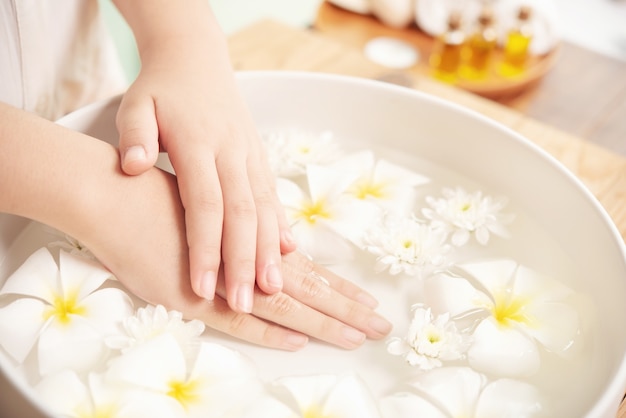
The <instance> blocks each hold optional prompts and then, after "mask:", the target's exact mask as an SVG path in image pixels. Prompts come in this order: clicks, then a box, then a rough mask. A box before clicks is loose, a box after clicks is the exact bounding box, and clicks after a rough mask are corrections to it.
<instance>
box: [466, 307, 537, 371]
mask: <svg viewBox="0 0 626 418" xmlns="http://www.w3.org/2000/svg"><path fill="white" fill-rule="evenodd" d="M467 357H468V360H469V363H470V365H471V366H472V367H473V368H475V369H476V370H478V371H480V372H483V373H488V374H493V375H496V376H508V377H525V376H532V375H533V374H535V373H537V371H538V370H539V366H540V363H541V359H540V357H539V352H538V350H537V346H536V344H535V343H534V341H533V340H532V339H530V338H529V337H528V336H527V335H525V334H524V333H522V332H520V331H519V330H517V329H514V328H511V327H502V326H499V325H498V324H497V323H496V321H495V319H493V318H492V317H490V318H487V319H485V320H484V321H482V322H481V323H480V324H479V325H478V327H476V331H474V344H472V346H471V347H470V349H469V351H468V353H467Z"/></svg>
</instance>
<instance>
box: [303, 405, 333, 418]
mask: <svg viewBox="0 0 626 418" xmlns="http://www.w3.org/2000/svg"><path fill="white" fill-rule="evenodd" d="M302 417H303V418H333V416H332V415H326V414H324V413H323V412H322V410H321V408H320V407H319V406H317V405H313V406H311V407H309V408H307V410H306V411H304V414H303V415H302Z"/></svg>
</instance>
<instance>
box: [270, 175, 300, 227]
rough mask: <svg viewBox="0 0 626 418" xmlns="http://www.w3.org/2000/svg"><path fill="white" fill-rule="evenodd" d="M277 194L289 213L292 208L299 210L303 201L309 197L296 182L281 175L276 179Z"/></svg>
mask: <svg viewBox="0 0 626 418" xmlns="http://www.w3.org/2000/svg"><path fill="white" fill-rule="evenodd" d="M276 194H277V195H278V197H279V198H280V203H282V205H283V206H284V207H285V210H286V211H287V214H288V215H289V211H290V210H293V209H295V210H298V208H299V207H300V206H301V205H302V202H304V201H306V200H307V199H308V198H307V197H306V195H305V194H304V192H303V191H302V189H301V188H300V187H299V186H298V185H297V184H296V183H294V182H293V181H291V180H287V179H284V178H280V177H279V178H277V179H276ZM291 220H292V221H293V219H291Z"/></svg>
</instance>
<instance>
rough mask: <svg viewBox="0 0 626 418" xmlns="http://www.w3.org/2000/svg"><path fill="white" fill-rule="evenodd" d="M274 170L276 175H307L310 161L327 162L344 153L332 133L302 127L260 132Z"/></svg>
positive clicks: (319, 163)
mask: <svg viewBox="0 0 626 418" xmlns="http://www.w3.org/2000/svg"><path fill="white" fill-rule="evenodd" d="M261 139H262V140H263V142H264V144H265V148H266V150H267V157H268V160H269V163H270V167H271V168H272V171H273V172H274V174H276V175H277V176H281V177H293V176H296V175H300V174H304V173H305V172H306V167H307V166H308V165H309V164H317V165H326V164H329V163H332V162H333V161H335V160H336V159H337V158H338V157H339V155H340V154H341V150H340V147H339V143H338V142H337V140H336V139H335V136H334V134H333V133H332V132H330V131H326V132H322V133H320V134H315V133H312V132H307V131H300V130H285V131H272V132H261Z"/></svg>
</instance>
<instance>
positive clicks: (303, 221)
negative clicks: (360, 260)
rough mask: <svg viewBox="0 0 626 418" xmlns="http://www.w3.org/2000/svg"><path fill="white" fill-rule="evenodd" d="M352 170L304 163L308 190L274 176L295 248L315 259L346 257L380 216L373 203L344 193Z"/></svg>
mask: <svg viewBox="0 0 626 418" xmlns="http://www.w3.org/2000/svg"><path fill="white" fill-rule="evenodd" d="M354 179H355V174H354V173H352V172H347V171H342V170H338V169H336V168H331V167H322V166H316V165H309V166H308V167H307V180H308V186H309V187H308V193H306V192H305V191H304V190H302V189H301V188H300V187H299V186H298V185H297V184H296V183H294V182H292V181H290V180H287V179H280V178H279V179H278V180H277V183H276V186H277V192H278V197H279V198H280V200H281V203H282V204H283V206H284V207H285V213H286V215H287V219H288V220H289V223H290V225H291V230H292V232H293V234H294V237H295V239H296V241H297V243H298V248H299V249H300V250H301V251H302V252H304V253H305V254H307V255H309V256H311V257H312V258H313V259H314V260H315V261H316V262H318V263H330V262H336V261H343V262H345V261H346V260H349V259H351V258H352V257H353V245H352V244H353V243H357V242H359V241H360V240H361V238H362V235H363V231H364V230H365V228H366V227H367V226H368V225H370V224H371V223H372V221H373V220H374V219H376V218H377V217H378V216H380V208H379V207H378V206H377V205H375V204H374V203H369V202H365V203H364V202H360V201H358V202H357V201H356V200H355V199H350V198H348V197H347V196H346V195H345V193H344V192H345V191H346V188H347V187H348V186H349V185H350V184H352V182H353V181H354Z"/></svg>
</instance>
